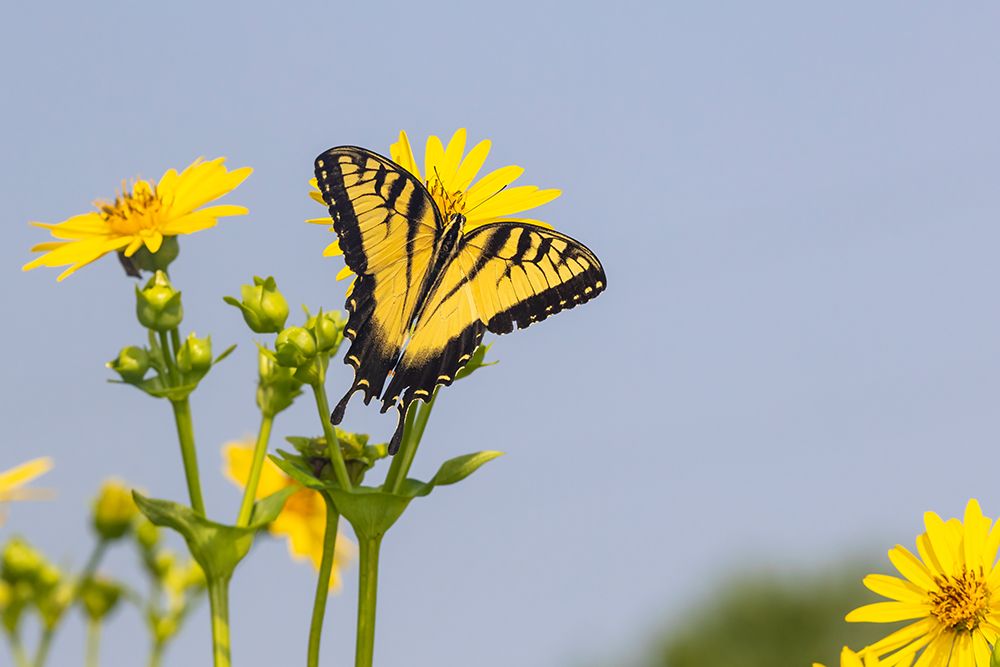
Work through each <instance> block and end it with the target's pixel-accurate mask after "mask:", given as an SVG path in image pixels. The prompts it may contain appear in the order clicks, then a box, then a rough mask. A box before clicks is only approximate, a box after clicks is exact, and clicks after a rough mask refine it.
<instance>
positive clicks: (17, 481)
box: [0, 457, 52, 525]
mask: <svg viewBox="0 0 1000 667" xmlns="http://www.w3.org/2000/svg"><path fill="white" fill-rule="evenodd" d="M51 469H52V459H50V458H48V457H42V458H38V459H32V460H31V461H28V462H27V463H22V464H21V465H19V466H15V467H14V468H11V469H10V470H6V471H4V472H0V509H2V506H3V505H4V504H6V503H8V502H10V501H13V500H30V499H36V498H43V497H47V496H48V495H49V494H48V493H47V492H45V491H43V490H41V489H26V488H24V486H25V485H26V484H28V483H29V482H31V481H32V480H33V479H35V478H36V477H39V476H40V475H44V474H45V473H47V472H48V471H49V470H51ZM3 519H4V516H3V512H2V511H0V525H3Z"/></svg>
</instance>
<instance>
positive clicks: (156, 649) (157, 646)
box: [149, 641, 163, 667]
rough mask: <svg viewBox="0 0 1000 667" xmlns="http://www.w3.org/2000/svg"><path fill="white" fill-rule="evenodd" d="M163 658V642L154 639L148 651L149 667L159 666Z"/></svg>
mask: <svg viewBox="0 0 1000 667" xmlns="http://www.w3.org/2000/svg"><path fill="white" fill-rule="evenodd" d="M162 660H163V642H159V641H154V642H153V648H152V649H151V650H150V651H149V667H160V662H161V661H162Z"/></svg>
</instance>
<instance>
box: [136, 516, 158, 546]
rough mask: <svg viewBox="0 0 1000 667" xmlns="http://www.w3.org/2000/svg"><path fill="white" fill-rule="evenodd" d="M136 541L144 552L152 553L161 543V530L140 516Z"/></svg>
mask: <svg viewBox="0 0 1000 667" xmlns="http://www.w3.org/2000/svg"><path fill="white" fill-rule="evenodd" d="M135 541H136V542H137V543H138V544H139V548H140V549H142V550H143V551H145V552H149V551H152V550H153V549H154V548H156V545H157V544H159V543H160V529H159V528H157V527H156V525H155V524H153V522H152V521H150V520H149V519H147V518H146V517H144V516H142V515H141V514H140V515H139V519H138V521H137V522H136V524H135Z"/></svg>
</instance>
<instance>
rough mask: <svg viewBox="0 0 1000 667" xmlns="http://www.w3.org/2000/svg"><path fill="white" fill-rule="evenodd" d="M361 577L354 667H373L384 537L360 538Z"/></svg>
mask: <svg viewBox="0 0 1000 667" xmlns="http://www.w3.org/2000/svg"><path fill="white" fill-rule="evenodd" d="M358 541H359V542H360V543H361V576H360V580H359V582H358V641H357V645H356V646H355V650H354V667H372V660H373V658H374V655H375V598H376V595H377V593H378V552H379V548H380V547H381V546H382V536H381V535H379V536H377V537H364V538H362V537H360V536H359V538H358Z"/></svg>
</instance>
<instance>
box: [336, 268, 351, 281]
mask: <svg viewBox="0 0 1000 667" xmlns="http://www.w3.org/2000/svg"><path fill="white" fill-rule="evenodd" d="M353 275H354V272H353V271H351V267H349V266H345V267H344V268H342V269H341V270H340V271H338V272H337V280H343V279H344V278H347V277H350V276H353Z"/></svg>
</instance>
